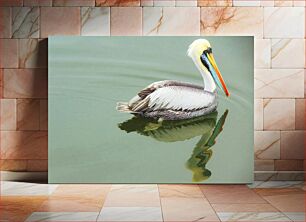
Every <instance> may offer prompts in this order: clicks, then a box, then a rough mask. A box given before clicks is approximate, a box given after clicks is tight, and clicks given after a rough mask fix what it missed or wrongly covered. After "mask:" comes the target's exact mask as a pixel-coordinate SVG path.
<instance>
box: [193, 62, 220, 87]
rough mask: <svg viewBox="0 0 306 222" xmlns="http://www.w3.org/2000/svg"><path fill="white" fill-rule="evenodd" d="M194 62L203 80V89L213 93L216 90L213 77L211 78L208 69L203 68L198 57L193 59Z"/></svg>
mask: <svg viewBox="0 0 306 222" xmlns="http://www.w3.org/2000/svg"><path fill="white" fill-rule="evenodd" d="M193 62H194V64H195V65H196V67H197V68H198V70H199V71H200V73H201V75H202V78H203V81H204V91H208V92H211V93H214V92H215V90H216V84H215V81H214V79H213V78H212V76H211V74H210V73H208V70H207V69H206V68H205V66H204V65H203V64H202V62H201V61H200V59H193Z"/></svg>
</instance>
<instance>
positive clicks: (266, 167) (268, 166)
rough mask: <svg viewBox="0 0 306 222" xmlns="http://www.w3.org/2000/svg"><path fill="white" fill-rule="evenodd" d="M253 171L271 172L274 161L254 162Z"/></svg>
mask: <svg viewBox="0 0 306 222" xmlns="http://www.w3.org/2000/svg"><path fill="white" fill-rule="evenodd" d="M254 170H255V171H273V170H274V160H255V165H254Z"/></svg>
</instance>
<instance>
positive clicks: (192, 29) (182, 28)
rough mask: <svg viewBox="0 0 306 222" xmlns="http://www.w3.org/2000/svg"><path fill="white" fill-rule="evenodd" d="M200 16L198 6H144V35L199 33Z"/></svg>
mask: <svg viewBox="0 0 306 222" xmlns="http://www.w3.org/2000/svg"><path fill="white" fill-rule="evenodd" d="M190 15H193V16H190ZM199 18H200V9H199V8H197V7H164V8H161V7H144V8H143V35H199V34H200V22H199Z"/></svg>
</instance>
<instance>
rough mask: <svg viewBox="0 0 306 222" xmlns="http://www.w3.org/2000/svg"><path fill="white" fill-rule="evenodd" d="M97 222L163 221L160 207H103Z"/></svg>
mask: <svg viewBox="0 0 306 222" xmlns="http://www.w3.org/2000/svg"><path fill="white" fill-rule="evenodd" d="M97 221H108V222H110V221H126V222H131V221H133V222H136V221H141V222H145V221H148V222H153V221H163V218H162V211H161V208H160V207H103V208H102V210H101V212H100V214H99V217H98V219H97Z"/></svg>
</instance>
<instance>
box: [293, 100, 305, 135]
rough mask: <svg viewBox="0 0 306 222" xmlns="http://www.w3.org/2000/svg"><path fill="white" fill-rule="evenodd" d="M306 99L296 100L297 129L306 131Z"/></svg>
mask: <svg viewBox="0 0 306 222" xmlns="http://www.w3.org/2000/svg"><path fill="white" fill-rule="evenodd" d="M305 103H306V100H305V99H296V100H295V129H297V130H303V129H305V124H306V122H305V114H306V113H305Z"/></svg>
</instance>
